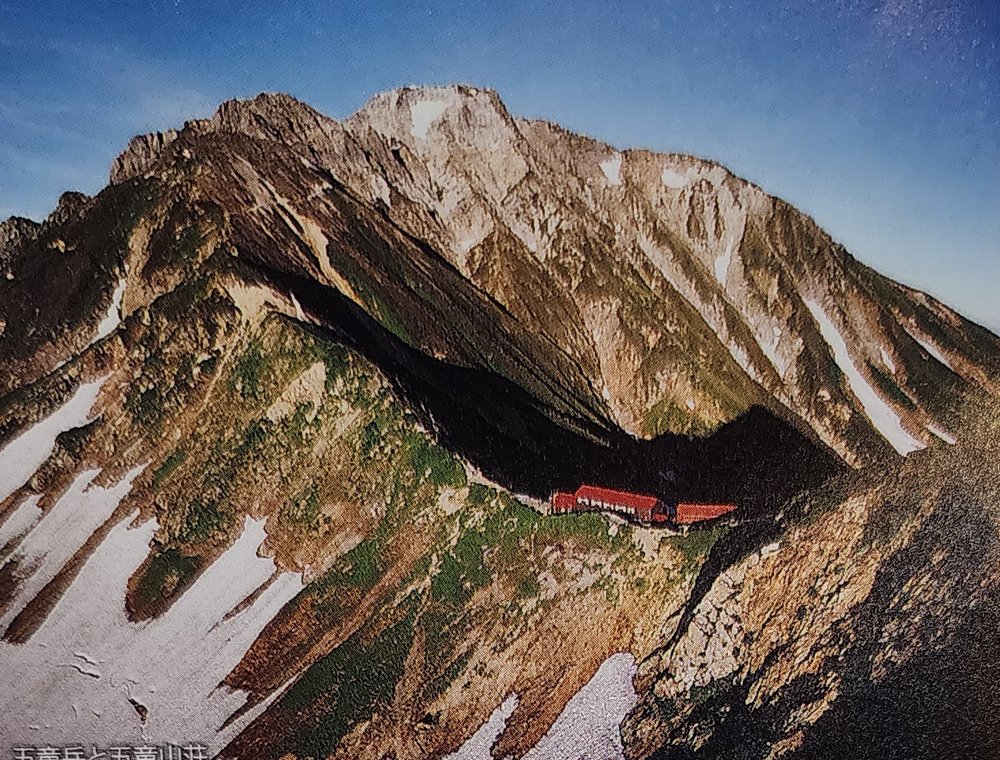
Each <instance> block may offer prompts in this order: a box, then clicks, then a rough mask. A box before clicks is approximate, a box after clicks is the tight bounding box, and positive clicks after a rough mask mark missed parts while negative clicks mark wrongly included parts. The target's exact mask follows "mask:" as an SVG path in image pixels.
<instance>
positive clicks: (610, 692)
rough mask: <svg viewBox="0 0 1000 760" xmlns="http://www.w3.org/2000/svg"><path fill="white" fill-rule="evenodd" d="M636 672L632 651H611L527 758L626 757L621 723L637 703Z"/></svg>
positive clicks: (608, 759)
mask: <svg viewBox="0 0 1000 760" xmlns="http://www.w3.org/2000/svg"><path fill="white" fill-rule="evenodd" d="M635 672H636V664H635V658H634V657H633V656H632V655H631V654H630V653H628V652H620V653H618V654H613V655H611V657H609V658H608V659H607V660H605V661H604V662H603V663H602V664H601V667H599V668H598V669H597V672H596V673H595V674H594V677H593V678H591V679H590V681H588V682H587V683H586V684H585V685H584V686H583V688H582V689H580V691H578V692H577V693H576V694H575V695H574V696H573V697H572V699H570V700H569V702H567V703H566V707H565V708H563V711H562V713H560V715H559V717H558V718H556V722H555V723H553V724H552V727H551V728H550V729H549V730H548V732H547V733H546V734H545V736H543V737H542V738H541V739H540V740H539V742H538V744H536V745H535V746H534V748H532V749H531V750H529V751H528V753H527V754H526V755H525V756H524V760H577V758H582V757H585V758H588V760H624V758H625V753H624V750H623V747H622V738H621V724H622V721H623V720H625V716H626V715H627V714H628V713H629V712H631V710H632V709H633V708H634V707H635V705H636V701H637V697H636V693H635V687H634V686H633V684H632V679H633V678H634V676H635Z"/></svg>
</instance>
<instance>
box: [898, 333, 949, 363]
mask: <svg viewBox="0 0 1000 760" xmlns="http://www.w3.org/2000/svg"><path fill="white" fill-rule="evenodd" d="M903 329H904V330H906V334H907V335H909V336H910V337H911V338H913V340H915V341H916V342H917V344H918V345H919V346H920V347H921V348H922V349H924V351H926V352H927V353H928V354H930V356H931V357H933V358H934V359H936V360H937V361H939V362H940V363H941V364H943V365H944V366H945V367H947V368H948V369H950V370H951V371H952V372H955V368H954V367H953V366H952V364H951V362H950V361H948V357H947V356H945V355H944V352H942V351H941V349H940V348H938V347H937V346H935V345H934V344H933V343H931V342H930V340H928V339H927V338H923V337H921V336H919V335H917V334H916V333H915V332H914V331H913V330H912V329H910V328H909V327H907V326H905V325H904V326H903Z"/></svg>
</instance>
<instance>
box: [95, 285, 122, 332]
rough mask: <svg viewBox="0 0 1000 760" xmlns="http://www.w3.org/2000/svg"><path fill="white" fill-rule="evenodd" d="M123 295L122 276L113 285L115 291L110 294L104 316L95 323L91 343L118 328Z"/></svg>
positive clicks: (120, 319)
mask: <svg viewBox="0 0 1000 760" xmlns="http://www.w3.org/2000/svg"><path fill="white" fill-rule="evenodd" d="M124 295H125V278H124V277H123V278H122V279H121V280H119V281H118V285H117V286H115V292H114V293H112V295H111V306H109V307H108V313H107V314H106V315H105V316H104V319H102V320H101V322H100V324H98V325H97V335H95V336H94V339H93V340H92V341H90V343H91V345H93V344H94V343H97V342H98V341H100V340H103V339H104V338H106V337H108V336H109V335H111V333H113V332H114V331H115V330H117V329H118V325H120V324H121V321H122V313H121V312H122V297H123V296H124Z"/></svg>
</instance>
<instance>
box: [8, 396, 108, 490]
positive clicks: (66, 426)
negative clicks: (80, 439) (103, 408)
mask: <svg viewBox="0 0 1000 760" xmlns="http://www.w3.org/2000/svg"><path fill="white" fill-rule="evenodd" d="M108 377H109V376H105V377H102V378H100V379H98V380H94V381H92V382H89V383H84V384H82V385H81V386H80V387H79V388H77V389H76V392H75V393H74V394H73V395H72V397H71V398H70V399H69V401H67V402H66V403H65V404H63V405H62V406H61V407H59V408H58V409H57V410H56V411H54V412H53V413H52V414H50V415H49V416H48V417H46V418H45V419H43V420H41V421H39V422H37V423H35V424H34V425H33V426H32V427H30V428H28V429H27V430H25V431H24V432H23V433H21V434H20V435H19V436H17V438H15V439H14V440H12V441H11V442H10V443H8V444H7V445H6V446H5V447H4V448H3V449H0V501H3V500H4V499H6V498H7V497H8V496H10V495H11V494H12V493H14V491H16V490H17V489H18V488H20V487H21V486H23V485H24V483H25V482H26V481H27V480H28V478H30V477H31V476H32V475H34V474H35V471H36V470H37V469H38V468H39V467H41V466H42V463H43V462H45V460H46V459H48V456H49V454H50V453H52V446H53V445H54V444H55V442H56V436H58V435H59V434H60V433H64V432H65V431H67V430H72V429H73V428H77V427H80V426H81V425H85V424H86V423H88V422H90V420H91V419H93V418H92V417H91V416H90V410H91V407H92V406H93V405H94V401H96V400H97V394H98V393H100V391H101V386H103V385H104V382H105V381H106V380H107V379H108Z"/></svg>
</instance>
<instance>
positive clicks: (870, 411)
mask: <svg viewBox="0 0 1000 760" xmlns="http://www.w3.org/2000/svg"><path fill="white" fill-rule="evenodd" d="M805 305H806V307H807V308H808V309H809V312H810V313H811V314H812V316H813V319H815V320H816V324H817V325H819V331H820V334H821V335H822V336H823V340H825V341H826V342H827V344H828V345H829V346H830V348H831V350H832V351H833V357H834V359H835V360H836V362H837V365H838V366H839V367H840V369H841V371H843V373H844V374H845V375H846V376H847V382H848V384H849V385H850V386H851V390H852V391H853V392H854V395H855V396H857V398H858V401H860V402H861V406H862V408H863V409H864V411H865V414H866V415H867V417H868V419H869V420H871V423H872V425H873V426H874V427H875V429H876V430H877V431H878V432H879V433H880V434H881V435H882V437H883V438H885V439H886V440H887V441H888V442H889V443H890V444H892V447H893V448H894V449H896V451H898V452H899V453H900V454H902V455H903V456H906V455H907V454H912V453H913V452H914V451H919V450H920V449H924V448H927V444H925V443H924V442H923V441H921V440H920V439H919V438H917V437H915V436H914V435H913V434H912V433H910V431H909V430H907V429H906V427H904V425H903V421H902V420H901V419H900V417H899V415H898V414H897V413H896V411H895V410H894V409H893V408H892V407H891V406H890V405H889V403H888V402H887V401H886V400H885V399H883V398H882V397H881V396H880V395H879V393H878V391H876V390H875V389H874V388H873V387H872V385H871V383H869V382H868V380H867V378H865V376H864V375H863V374H862V373H861V371H860V370H859V369H858V366H857V365H856V364H855V363H854V360H853V359H852V358H851V353H850V351H849V350H848V348H847V341H845V340H844V336H843V335H841V334H840V330H838V329H837V326H836V325H834V324H833V322H832V321H831V319H830V317H829V316H828V315H827V313H826V311H824V309H823V307H822V306H820V304H819V303H817V302H816V301H814V300H812V299H811V298H807V299H805Z"/></svg>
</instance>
